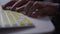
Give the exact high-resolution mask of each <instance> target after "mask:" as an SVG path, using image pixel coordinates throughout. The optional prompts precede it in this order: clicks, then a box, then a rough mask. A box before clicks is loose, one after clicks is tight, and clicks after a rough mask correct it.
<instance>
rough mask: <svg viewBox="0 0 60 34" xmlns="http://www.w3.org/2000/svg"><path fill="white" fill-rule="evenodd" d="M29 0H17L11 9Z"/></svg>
mask: <svg viewBox="0 0 60 34" xmlns="http://www.w3.org/2000/svg"><path fill="white" fill-rule="evenodd" d="M28 1H29V0H19V1H17V2H16V3H15V4H14V5H13V6H12V7H11V10H15V9H16V8H18V7H21V6H22V5H24V4H26V3H27V2H28Z"/></svg>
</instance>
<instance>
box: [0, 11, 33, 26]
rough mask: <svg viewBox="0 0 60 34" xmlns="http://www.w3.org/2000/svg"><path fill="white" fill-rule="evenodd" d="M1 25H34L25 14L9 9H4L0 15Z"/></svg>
mask: <svg viewBox="0 0 60 34" xmlns="http://www.w3.org/2000/svg"><path fill="white" fill-rule="evenodd" d="M0 21H1V22H0V25H1V26H2V27H5V25H6V26H22V25H24V26H29V25H32V23H31V21H30V20H28V19H27V18H26V17H24V16H23V14H21V13H17V12H11V11H9V10H2V14H1V16H0Z"/></svg>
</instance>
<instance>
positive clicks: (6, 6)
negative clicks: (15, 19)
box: [2, 0, 17, 9]
mask: <svg viewBox="0 0 60 34" xmlns="http://www.w3.org/2000/svg"><path fill="white" fill-rule="evenodd" d="M15 2H17V1H16V0H14V1H13V0H11V1H9V2H8V3H6V4H5V5H2V8H3V9H10V7H12V5H13V4H14V3H15Z"/></svg>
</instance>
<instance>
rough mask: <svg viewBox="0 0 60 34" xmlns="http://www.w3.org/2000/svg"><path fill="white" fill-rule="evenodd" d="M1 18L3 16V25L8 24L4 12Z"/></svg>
mask: <svg viewBox="0 0 60 34" xmlns="http://www.w3.org/2000/svg"><path fill="white" fill-rule="evenodd" d="M2 16H3V20H4V23H5V24H9V22H8V19H7V17H6V14H5V13H4V11H2Z"/></svg>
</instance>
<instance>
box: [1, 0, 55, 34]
mask: <svg viewBox="0 0 60 34" xmlns="http://www.w3.org/2000/svg"><path fill="white" fill-rule="evenodd" d="M8 1H9V0H4V1H3V0H0V5H2V4H4V3H6V2H8ZM26 17H27V16H26ZM27 18H28V19H29V20H30V21H31V22H32V23H33V24H34V26H35V27H33V28H27V29H18V30H15V31H10V32H8V31H7V33H9V34H20V33H21V34H24V33H48V32H53V31H54V29H55V27H54V25H53V24H52V22H51V21H50V19H49V17H48V16H46V17H43V18H39V19H34V18H30V17H27ZM1 33H3V32H1ZM4 33H6V32H5V31H4Z"/></svg>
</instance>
